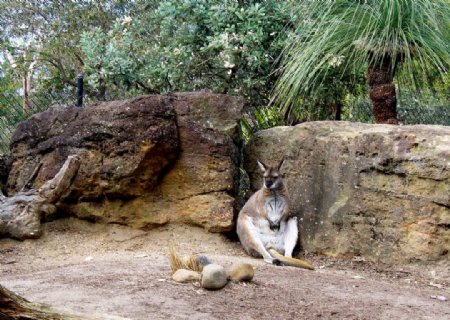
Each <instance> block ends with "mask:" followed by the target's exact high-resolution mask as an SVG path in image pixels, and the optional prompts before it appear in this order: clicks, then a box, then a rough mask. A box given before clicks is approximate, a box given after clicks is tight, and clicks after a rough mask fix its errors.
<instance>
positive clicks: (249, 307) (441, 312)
mask: <svg viewBox="0 0 450 320" xmlns="http://www.w3.org/2000/svg"><path fill="white" fill-rule="evenodd" d="M44 228H45V233H44V235H43V237H42V238H41V239H37V240H27V241H23V242H19V241H14V240H10V239H3V240H0V268H1V269H0V275H1V277H0V284H1V285H3V286H5V287H6V288H8V289H10V290H13V291H15V292H16V293H18V294H20V295H22V296H24V297H25V298H27V299H28V300H31V301H34V302H41V303H47V304H51V305H53V306H58V307H64V308H69V309H72V310H75V311H79V312H84V313H102V314H110V315H115V316H121V317H124V318H128V319H227V320H228V319H258V320H263V319H408V320H410V319H430V320H431V319H432V320H439V319H450V302H449V300H450V278H449V274H450V270H449V266H448V265H445V263H444V264H442V263H441V264H440V265H427V266H420V265H416V266H408V267H405V266H403V267H389V266H384V265H379V264H373V263H370V262H367V261H364V259H361V258H353V259H337V258H327V257H322V256H317V255H311V254H307V255H306V256H304V257H303V258H305V259H306V260H308V261H309V262H311V263H312V264H313V265H314V266H315V267H316V268H317V269H316V271H309V270H302V269H297V268H292V267H277V266H272V265H268V264H265V263H264V262H263V261H262V260H257V259H253V258H250V257H247V256H246V255H245V254H244V252H243V250H242V249H241V247H240V245H239V243H237V242H236V241H232V240H229V239H227V238H226V237H224V236H222V235H218V234H208V233H205V232H204V231H203V230H202V229H198V228H194V227H187V226H166V227H163V228H159V229H156V230H151V231H149V232H144V231H139V230H132V229H129V228H126V227H122V226H117V225H109V226H105V225H97V224H91V223H89V222H84V221H79V220H76V219H64V220H58V221H54V222H50V223H46V224H45V225H44ZM170 241H173V242H174V243H175V244H176V245H177V246H178V248H179V250H180V253H182V254H183V253H186V254H188V253H189V254H191V253H203V254H206V255H207V256H208V257H209V258H210V259H211V260H213V261H214V262H216V263H219V264H222V265H223V266H225V267H229V266H231V264H232V263H233V262H238V261H240V262H249V263H252V264H253V265H254V266H255V278H254V281H253V282H250V283H229V284H228V285H227V286H226V287H225V288H224V289H222V290H219V291H207V290H204V289H202V288H201V287H200V286H199V285H198V284H195V283H194V284H192V283H191V284H179V283H176V282H174V281H172V280H171V279H170V267H169V264H168V258H167V248H168V244H169V242H170ZM444 298H445V299H447V300H444ZM442 300H444V301H442Z"/></svg>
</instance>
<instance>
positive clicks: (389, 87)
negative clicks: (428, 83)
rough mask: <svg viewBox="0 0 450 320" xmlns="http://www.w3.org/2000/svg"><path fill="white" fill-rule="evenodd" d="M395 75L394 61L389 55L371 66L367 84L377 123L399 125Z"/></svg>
mask: <svg viewBox="0 0 450 320" xmlns="http://www.w3.org/2000/svg"><path fill="white" fill-rule="evenodd" d="M393 74H394V72H393V69H392V60H391V57H390V56H388V55H386V56H385V57H384V58H383V59H382V60H381V61H373V62H371V63H370V64H369V68H368V71H367V82H368V84H369V95H370V100H371V101H372V113H373V116H374V118H375V122H376V123H388V124H398V123H399V122H398V119H397V96H396V93H395V85H394V83H393V80H394V76H393Z"/></svg>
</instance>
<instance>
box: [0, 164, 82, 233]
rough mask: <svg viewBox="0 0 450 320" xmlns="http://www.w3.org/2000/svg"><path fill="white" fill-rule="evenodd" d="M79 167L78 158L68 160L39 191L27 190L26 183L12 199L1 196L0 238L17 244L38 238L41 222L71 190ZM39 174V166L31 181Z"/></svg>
mask: <svg viewBox="0 0 450 320" xmlns="http://www.w3.org/2000/svg"><path fill="white" fill-rule="evenodd" d="M79 166H80V159H79V158H78V156H69V157H68V158H67V160H66V162H65V163H64V165H63V166H62V168H61V169H60V170H59V172H58V173H57V174H56V176H55V177H54V178H53V179H52V180H49V181H47V182H46V183H45V184H44V185H43V186H42V187H41V188H40V189H39V190H35V189H30V190H27V185H28V184H29V182H27V183H26V184H25V186H24V188H23V189H22V190H21V191H19V192H18V193H17V194H16V195H14V196H12V197H5V196H4V195H3V194H1V195H0V237H2V236H9V237H11V238H15V239H18V240H24V239H27V238H38V237H40V235H41V228H40V224H41V218H42V217H44V216H45V215H47V214H51V213H54V212H55V210H56V206H55V204H56V203H57V202H58V200H60V199H61V197H62V196H63V195H64V193H65V192H66V191H67V190H68V189H69V187H70V186H71V184H72V181H73V178H74V177H75V176H76V173H77V171H78V168H79ZM38 170H39V166H38V167H37V168H36V169H35V170H34V172H33V174H32V177H31V178H32V179H34V178H35V177H33V176H35V175H37V171H38ZM32 179H29V181H30V180H32Z"/></svg>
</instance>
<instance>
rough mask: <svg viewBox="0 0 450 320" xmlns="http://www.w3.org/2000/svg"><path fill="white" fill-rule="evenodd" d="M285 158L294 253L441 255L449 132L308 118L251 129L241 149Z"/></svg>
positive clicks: (448, 220)
mask: <svg viewBox="0 0 450 320" xmlns="http://www.w3.org/2000/svg"><path fill="white" fill-rule="evenodd" d="M281 157H284V158H285V159H286V163H285V167H284V168H285V169H284V171H285V179H286V183H287V186H288V189H289V192H290V197H291V201H292V205H291V207H292V212H293V213H294V214H295V215H297V216H299V217H300V219H299V224H300V225H299V230H300V242H301V246H302V247H303V249H305V250H307V251H312V252H319V253H324V254H328V255H339V256H352V255H362V256H364V257H366V258H367V259H370V260H374V261H382V262H385V263H408V262H414V261H420V260H423V261H445V260H446V259H447V261H448V259H449V257H450V253H449V248H450V128H449V127H443V126H424V125H416V126H391V125H370V124H359V123H347V122H310V123H305V124H301V125H297V126H295V127H278V128H273V129H269V130H265V131H262V132H259V133H258V134H256V135H255V136H254V138H253V139H252V140H251V141H250V143H249V144H248V145H247V147H246V149H245V160H244V165H246V169H247V171H248V172H249V174H250V176H251V182H252V189H253V190H256V189H257V188H259V187H260V186H261V175H260V172H259V169H258V166H257V164H256V160H257V159H261V160H262V161H264V162H267V163H270V162H276V161H279V160H280V158H281Z"/></svg>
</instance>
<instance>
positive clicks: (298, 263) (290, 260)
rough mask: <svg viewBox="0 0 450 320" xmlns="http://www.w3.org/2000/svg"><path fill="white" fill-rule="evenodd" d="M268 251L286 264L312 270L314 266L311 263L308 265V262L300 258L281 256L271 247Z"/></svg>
mask: <svg viewBox="0 0 450 320" xmlns="http://www.w3.org/2000/svg"><path fill="white" fill-rule="evenodd" d="M269 253H270V254H271V255H272V256H273V257H274V258H276V259H278V260H280V261H281V262H282V263H283V264H284V265H286V266H291V267H298V268H303V269H308V270H314V267H313V266H312V265H310V264H309V263H308V262H306V261H303V260H300V259H295V258H289V257H286V256H283V255H281V254H279V253H278V251H276V250H275V249H273V248H270V249H269Z"/></svg>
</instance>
